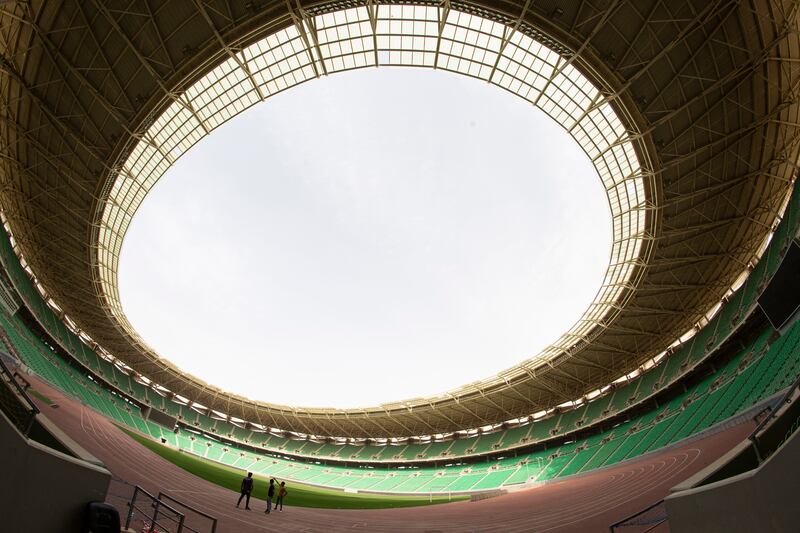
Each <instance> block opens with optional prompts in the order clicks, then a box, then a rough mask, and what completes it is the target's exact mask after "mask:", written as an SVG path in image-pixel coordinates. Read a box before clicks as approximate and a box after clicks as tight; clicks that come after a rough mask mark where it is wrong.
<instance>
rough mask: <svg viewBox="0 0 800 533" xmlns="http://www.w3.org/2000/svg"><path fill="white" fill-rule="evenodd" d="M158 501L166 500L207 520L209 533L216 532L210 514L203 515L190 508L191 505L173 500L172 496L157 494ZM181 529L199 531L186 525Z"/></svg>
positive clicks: (215, 519)
mask: <svg viewBox="0 0 800 533" xmlns="http://www.w3.org/2000/svg"><path fill="white" fill-rule="evenodd" d="M158 499H159V500H168V501H170V502H172V503H173V504H175V505H178V506H180V507H182V508H184V509H187V510H189V511H191V512H193V513H194V514H196V515H199V516H201V517H202V518H205V519H208V520H209V521H211V533H216V531H217V518H216V517H214V516H211V515H210V514H208V513H205V512H203V511H201V510H200V509H197V508H195V507H192V506H191V505H188V504H186V503H184V502H182V501H180V500H176V499H175V498H173V497H172V496H170V495H169V494H166V493H164V492H159V493H158ZM183 529H184V530H186V531H192V532H193V533H200V530H198V529H194V528H193V527H191V526H190V525H188V524H184V526H183ZM203 531H205V530H203Z"/></svg>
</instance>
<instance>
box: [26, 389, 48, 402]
mask: <svg viewBox="0 0 800 533" xmlns="http://www.w3.org/2000/svg"><path fill="white" fill-rule="evenodd" d="M27 392H28V394H30V395H31V396H35V397H37V398H39V399H40V400H41V401H43V402H44V403H45V404H47V405H53V403H54V402H53V400H51V399H50V398H48V397H47V396H45V395H44V394H42V393H41V392H39V391H38V390H36V389H28V391H27Z"/></svg>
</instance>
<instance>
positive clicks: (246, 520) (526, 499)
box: [34, 382, 754, 533]
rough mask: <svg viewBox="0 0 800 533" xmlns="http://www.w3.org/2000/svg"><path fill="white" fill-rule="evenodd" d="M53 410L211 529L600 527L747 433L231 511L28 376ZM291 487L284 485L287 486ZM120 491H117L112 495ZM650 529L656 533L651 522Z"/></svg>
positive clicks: (95, 447)
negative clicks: (464, 485)
mask: <svg viewBox="0 0 800 533" xmlns="http://www.w3.org/2000/svg"><path fill="white" fill-rule="evenodd" d="M34 387H36V388H37V389H38V388H41V389H42V390H43V391H44V392H45V394H46V395H47V396H49V397H50V398H51V399H52V400H54V401H55V402H56V403H57V404H58V405H59V408H58V409H53V408H50V407H48V406H47V405H46V404H44V403H42V402H39V404H40V407H41V409H42V410H43V411H44V412H45V413H46V414H47V415H48V417H50V418H51V419H53V420H54V421H55V422H56V423H57V424H58V425H59V426H60V427H61V428H62V429H63V430H64V431H65V432H67V433H68V434H69V435H70V437H72V438H73V439H75V440H76V441H77V442H78V443H79V444H80V445H81V446H83V447H84V448H86V449H87V450H88V451H90V452H91V453H92V454H94V455H96V456H97V457H98V458H99V459H100V460H101V461H103V462H104V463H105V464H106V465H107V467H108V468H109V470H110V471H111V472H112V474H113V475H114V476H115V478H118V479H122V480H125V481H126V482H127V483H131V484H138V485H139V486H141V487H143V488H145V489H146V490H148V491H151V492H153V493H157V492H158V491H164V492H166V493H168V494H171V495H173V496H176V497H179V498H182V499H183V500H184V501H190V502H192V504H193V505H195V506H198V507H199V508H201V509H203V510H205V511H206V512H208V513H210V514H212V515H214V516H216V517H218V518H219V520H220V522H219V527H218V531H236V532H241V533H248V532H261V531H307V532H311V531H345V530H347V531H370V532H372V531H374V532H381V531H387V532H388V531H428V532H437V531H442V532H443V531H482V532H483V531H485V532H509V533H512V532H523V531H524V532H529V531H537V532H545V531H565V532H569V531H575V532H578V531H580V532H585V531H606V530H607V528H608V524H610V523H613V522H615V521H616V520H619V519H621V518H623V517H625V516H628V515H630V514H632V513H634V512H636V511H638V510H640V509H642V508H643V507H646V506H647V505H649V504H650V503H651V502H653V501H657V500H659V499H661V498H663V497H664V496H665V495H666V494H667V492H668V491H669V489H670V487H672V486H673V485H675V484H676V483H678V482H680V481H681V480H683V479H685V478H686V477H688V476H690V475H692V474H693V473H695V472H697V471H699V470H700V469H702V468H704V467H705V466H707V465H708V464H710V463H711V462H713V461H714V460H715V459H716V458H717V457H719V456H720V455H722V454H723V453H725V451H727V450H728V449H730V448H731V447H732V446H734V445H735V444H736V443H738V442H740V441H741V440H742V439H744V438H745V437H746V435H748V434H749V433H750V431H752V429H753V427H754V426H753V424H752V423H751V422H744V423H741V424H738V425H736V426H734V427H732V428H728V429H726V430H723V431H720V432H717V433H715V434H713V435H711V436H708V437H705V438H702V439H698V440H696V441H694V442H691V443H689V444H686V445H683V446H677V447H674V448H671V449H669V450H665V451H661V452H659V453H656V454H650V455H648V456H646V457H642V458H637V459H635V460H632V461H626V462H624V463H620V464H617V465H615V466H613V467H611V468H606V469H602V470H595V471H593V472H591V473H589V474H585V475H580V476H571V477H568V478H566V479H559V480H555V481H553V482H550V483H544V484H541V485H538V486H534V487H531V488H527V489H523V490H519V491H516V492H512V493H509V494H506V495H503V496H498V497H495V498H490V499H486V500H481V501H476V502H469V501H467V502H457V503H449V504H442V505H435V506H431V507H415V508H411V509H381V510H338V509H336V510H334V509H309V508H299V507H293V506H292V505H291V498H290V497H289V498H287V508H286V512H284V513H281V514H276V513H272V514H271V515H270V516H268V517H267V516H265V515H264V514H263V513H262V512H261V511H262V510H263V509H264V507H265V503H264V502H263V501H256V502H251V506H252V507H253V511H252V512H249V513H248V512H247V511H244V510H242V509H236V508H235V507H234V503H235V500H236V497H237V495H236V494H235V493H234V492H231V491H229V490H226V489H224V488H222V487H219V486H217V485H214V484H212V483H210V482H208V481H205V480H203V479H200V478H198V477H196V476H194V475H192V474H190V473H189V472H187V471H185V470H182V469H181V468H179V467H177V466H175V465H174V464H172V463H170V462H168V461H166V460H165V459H163V458H161V457H160V456H158V455H156V454H154V453H153V452H151V451H150V450H148V449H147V448H145V447H144V446H142V445H140V444H138V443H137V442H135V441H134V440H133V439H131V438H130V437H129V436H127V435H125V434H124V433H123V432H122V431H121V430H120V429H119V428H118V427H117V426H116V425H115V424H114V423H113V422H112V421H111V420H110V419H108V418H107V417H104V416H102V415H100V414H98V413H97V412H96V411H94V410H93V409H90V408H87V407H86V406H85V405H82V404H81V403H80V402H78V401H76V400H74V399H72V398H71V397H69V396H67V395H66V394H64V393H62V392H60V391H58V390H56V389H53V388H52V387H49V386H47V385H46V384H43V383H39V382H35V384H34ZM290 486H291V483H290ZM110 496H111V497H110V498H109V501H111V502H113V503H115V504H117V505H119V506H120V507H122V508H123V509H124V503H123V501H124V499H125V498H129V496H130V489H129V487H128V486H127V485H122V484H119V483H112V488H111V494H110ZM119 497H121V498H119ZM655 531H661V532H663V531H666V529H663V528H662V529H657V530H655Z"/></svg>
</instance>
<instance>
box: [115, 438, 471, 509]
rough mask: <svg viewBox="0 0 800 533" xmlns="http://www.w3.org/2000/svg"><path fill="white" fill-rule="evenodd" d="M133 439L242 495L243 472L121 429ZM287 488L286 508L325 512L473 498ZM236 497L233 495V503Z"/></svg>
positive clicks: (259, 495)
mask: <svg viewBox="0 0 800 533" xmlns="http://www.w3.org/2000/svg"><path fill="white" fill-rule="evenodd" d="M120 429H122V430H123V431H124V432H125V433H127V434H128V435H130V436H131V437H132V438H133V439H134V440H136V441H137V442H139V443H140V444H142V445H144V446H146V447H147V448H149V449H150V450H152V451H153V452H155V453H157V454H158V455H160V456H161V457H163V458H164V459H166V460H167V461H169V462H171V463H173V464H174V465H176V466H178V467H180V468H183V469H184V470H186V471H187V472H190V473H192V474H194V475H196V476H198V477H200V478H203V479H205V480H206V481H210V482H211V483H214V484H216V485H219V486H220V487H225V488H226V489H230V490H232V491H234V492H237V493H238V492H239V487H240V486H241V483H242V478H243V477H244V476H245V473H244V471H243V470H239V469H237V468H233V467H231V466H227V465H223V464H220V463H217V462H214V461H210V460H208V459H204V458H202V457H197V456H196V455H192V454H189V453H186V452H180V451H178V450H175V449H174V448H171V447H169V446H165V445H163V444H161V443H158V442H155V441H154V440H152V439H150V438H147V437H144V436H142V435H139V434H138V433H134V432H133V431H130V430H128V429H127V428H120ZM253 478H254V479H255V488H254V490H253V497H254V498H256V499H259V500H264V501H266V497H267V485H269V477H264V476H259V475H257V474H253ZM286 488H287V490H288V491H289V493H288V494H287V496H286V505H287V506H289V505H294V506H297V507H318V508H325V509H383V508H387V507H414V506H418V505H431V504H438V503H447V502H449V501H458V500H466V499H468V498H469V496H454V497H452V499H451V498H448V497H447V496H434V497H433V498H432V499H431V498H430V497H428V496H395V495H379V494H354V493H348V492H342V491H338V490H332V489H323V488H320V487H313V486H310V485H301V484H298V483H295V482H292V481H287V483H286ZM233 500H234V496H233V495H231V501H233Z"/></svg>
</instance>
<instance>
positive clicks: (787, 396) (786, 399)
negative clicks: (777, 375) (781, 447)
mask: <svg viewBox="0 0 800 533" xmlns="http://www.w3.org/2000/svg"><path fill="white" fill-rule="evenodd" d="M798 388H800V377H798V378H797V379H795V380H794V382H793V383H792V384H791V385H789V388H788V389H786V392H785V393H784V394H783V395H782V396H781V398H780V400H778V401H777V402H776V403H775V407H774V408H772V409H769V410H768V412H767V416H765V417H764V418H763V419H762V420H761V422H759V423H758V425H757V426H756V428H755V429H754V430H753V431H752V433H750V436H749V437H748V438H749V439H750V442H751V443H752V444H753V450H754V451H755V453H756V458H757V459H758V464H761V463H763V462H764V459H766V458H767V456H768V455H769V453H766V454H765V453H764V451H765V450H764V448H763V446H762V443H761V442H760V437H759V434H760V433H761V432H762V431H763V430H764V429H765V428H766V427H767V426H768V425H770V424H771V423H772V421H774V420H775V418H776V417H777V416H778V412H779V411H781V407H782V406H784V405H787V404H790V403H792V396H793V395H794V392H795V391H796V390H797V389H798ZM770 451H771V450H768V452H770Z"/></svg>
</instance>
